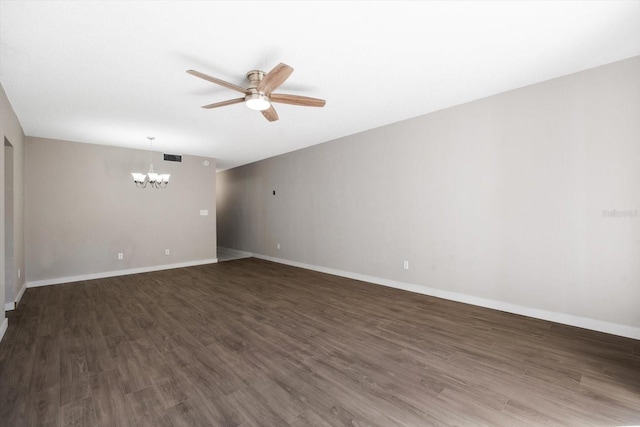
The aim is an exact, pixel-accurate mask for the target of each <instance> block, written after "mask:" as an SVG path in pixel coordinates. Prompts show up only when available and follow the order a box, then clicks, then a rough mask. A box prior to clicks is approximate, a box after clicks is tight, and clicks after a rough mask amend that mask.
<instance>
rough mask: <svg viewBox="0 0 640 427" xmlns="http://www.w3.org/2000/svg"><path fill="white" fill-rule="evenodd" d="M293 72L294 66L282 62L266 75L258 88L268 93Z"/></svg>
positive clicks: (259, 90)
mask: <svg viewBox="0 0 640 427" xmlns="http://www.w3.org/2000/svg"><path fill="white" fill-rule="evenodd" d="M291 73H293V68H291V67H290V66H288V65H287V64H283V63H282V62H281V63H279V64H278V65H276V66H275V67H273V70H271V71H269V72H268V73H267V74H266V75H265V76H264V78H263V79H262V80H261V81H260V83H258V87H257V88H256V89H258V92H262V93H266V94H267V95H268V94H270V93H271V92H273V91H274V90H276V89H277V88H278V87H280V85H281V84H282V83H284V82H285V80H287V79H288V78H289V76H290V75H291Z"/></svg>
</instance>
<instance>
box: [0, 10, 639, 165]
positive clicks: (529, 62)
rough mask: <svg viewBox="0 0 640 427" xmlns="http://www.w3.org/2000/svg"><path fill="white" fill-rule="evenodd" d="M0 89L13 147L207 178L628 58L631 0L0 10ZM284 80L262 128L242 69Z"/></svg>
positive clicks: (632, 40) (633, 41)
mask: <svg viewBox="0 0 640 427" xmlns="http://www.w3.org/2000/svg"><path fill="white" fill-rule="evenodd" d="M0 47H1V56H0V82H1V83H2V85H3V87H4V89H5V91H6V93H7V96H8V98H9V101H10V102H11V104H12V106H13V108H14V110H15V112H16V114H17V115H18V118H19V119H20V122H21V123H22V126H23V128H24V131H25V134H27V135H29V136H38V137H46V138H55V139H65V140H70V141H79V142H87V143H94V144H105V145H115V146H122V147H129V148H139V149H148V141H147V140H146V137H147V136H148V135H153V136H155V137H156V141H155V142H154V150H156V151H164V152H169V153H175V154H192V155H201V156H209V157H215V158H217V159H218V169H219V170H223V169H227V168H230V167H234V166H238V165H242V164H246V163H249V162H252V161H256V160H260V159H263V158H266V157H271V156H274V155H277V154H281V153H284V152H288V151H293V150H296V149H300V148H303V147H307V146H310V145H314V144H318V143H322V142H326V141H329V140H332V139H336V138H339V137H342V136H346V135H350V134H354V133H357V132H361V131H364V130H367V129H372V128H375V127H379V126H383V125H385V124H389V123H392V122H397V121H400V120H404V119H408V118H411V117H415V116H419V115H422V114H426V113H429V112H431V111H435V110H439V109H443V108H447V107H450V106H453V105H457V104H461V103H465V102H468V101H471V100H474V99H478V98H482V97H486V96H489V95H492V94H496V93H500V92H504V91H507V90H510V89H515V88H518V87H522V86H526V85H530V84H532V83H536V82H540V81H544V80H548V79H551V78H554V77H558V76H562V75H566V74H570V73H573V72H576V71H580V70H583V69H588V68H592V67H595V66H598V65H602V64H606V63H610V62H614V61H617V60H621V59H625V58H629V57H632V56H636V55H640V2H638V1H529V2H525V1H512V2H507V1H495V2H486V1H469V2H465V1H453V2H445V1H439V2H438V1H432V2H427V1H417V2H401V1H354V2H345V1H339V2H330V1H319V2H311V1H306V2H302V1H299V2H293V1H286V2H275V1H260V2H248V1H233V2H226V1H216V2H206V1H196V2H187V1H162V2H154V1H78V2H72V1H64V2H63V1H47V2H44V1H33V2H32V1H29V2H27V1H19V2H14V1H4V0H3V1H1V2H0ZM279 62H284V63H286V64H289V65H291V66H292V67H293V68H294V69H295V71H294V73H293V74H292V75H291V77H289V79H288V80H287V81H286V82H285V83H284V84H283V85H282V86H281V87H280V88H279V89H278V90H277V92H279V93H292V94H299V95H307V96H312V97H318V98H323V99H326V100H327V105H326V107H324V108H309V107H297V106H290V105H284V104H276V105H275V107H276V109H277V111H278V113H279V115H280V120H279V121H277V122H272V123H270V122H268V121H267V120H265V119H264V118H263V117H262V115H261V114H260V113H259V112H256V111H251V110H249V109H248V108H246V107H245V106H244V105H243V104H236V105H231V106H226V107H222V108H218V109H212V110H204V109H202V108H200V106H202V105H205V104H209V103H212V102H217V101H222V100H226V99H231V98H237V97H238V96H239V95H240V94H238V93H237V92H234V91H232V90H229V89H226V88H223V87H219V86H217V85H214V84H212V83H209V82H207V81H204V80H201V79H199V78H196V77H194V76H191V75H189V74H187V73H186V70H188V69H195V70H198V71H201V72H203V73H206V74H209V75H212V76H215V77H218V78H221V79H224V80H227V81H229V82H232V83H235V84H238V85H240V86H245V83H246V82H245V80H244V79H245V74H246V72H247V71H249V70H253V69H262V70H264V71H269V70H270V69H271V68H272V67H274V66H275V65H276V64H277V63H279Z"/></svg>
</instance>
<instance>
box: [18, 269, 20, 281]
mask: <svg viewBox="0 0 640 427" xmlns="http://www.w3.org/2000/svg"><path fill="white" fill-rule="evenodd" d="M19 278H20V269H18V279H19Z"/></svg>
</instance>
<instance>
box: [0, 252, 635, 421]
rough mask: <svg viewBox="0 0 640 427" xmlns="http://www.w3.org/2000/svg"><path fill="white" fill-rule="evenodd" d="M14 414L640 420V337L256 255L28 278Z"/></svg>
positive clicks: (11, 369) (2, 409)
mask: <svg viewBox="0 0 640 427" xmlns="http://www.w3.org/2000/svg"><path fill="white" fill-rule="evenodd" d="M0 424H2V425H3V426H185V425H196V426H242V427H250V426H284V427H286V426H292V427H300V426H346V425H348V426H384V427H389V426H447V425H457V426H478V425H491V426H518V425H545V426H546V425H563V426H574V425H575V426H591V425H593V426H605V425H606V426H609V425H633V424H640V341H637V340H632V339H625V338H621V337H616V336H611V335H607V334H602V333H597V332H592V331H587V330H583V329H578V328H573V327H568V326H563V325H558V324H554V323H550V322H545V321H540V320H535V319H530V318H526V317H522V316H516V315H511V314H507V313H503V312H498V311H494V310H488V309H483V308H479V307H474V306H470V305H465V304H460V303H455V302H450V301H445V300H441V299H437V298H431V297H427V296H423V295H417V294H412V293H409V292H404V291H400V290H396V289H390V288H385V287H382V286H377V285H373V284H367V283H363V282H358V281H354V280H349V279H344V278H340V277H336V276H331V275H325V274H321V273H316V272H312V271H307V270H303V269H297V268H293V267H288V266H284V265H279V264H274V263H270V262H267V261H263V260H258V259H254V258H248V259H241V260H236V261H229V262H225V263H219V264H214V265H206V266H199V267H191V268H183V269H176V270H168V271H163V272H154V273H146V274H139V275H131V276H123V277H116V278H109V279H101V280H93V281H86V282H78V283H71V284H66V285H57V286H48V287H42V288H31V289H28V290H27V291H26V293H25V295H24V297H23V299H22V303H21V304H20V306H19V307H18V309H17V310H16V311H14V312H10V313H9V329H8V330H7V333H6V335H5V337H4V339H3V341H2V343H0Z"/></svg>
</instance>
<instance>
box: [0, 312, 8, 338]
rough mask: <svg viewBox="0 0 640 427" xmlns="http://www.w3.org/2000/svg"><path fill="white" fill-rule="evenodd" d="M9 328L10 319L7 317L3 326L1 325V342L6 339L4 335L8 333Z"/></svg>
mask: <svg viewBox="0 0 640 427" xmlns="http://www.w3.org/2000/svg"><path fill="white" fill-rule="evenodd" d="M8 327H9V319H7V318H6V317H5V319H4V321H3V322H2V325H0V341H2V337H4V333H5V332H7V328H8Z"/></svg>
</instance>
